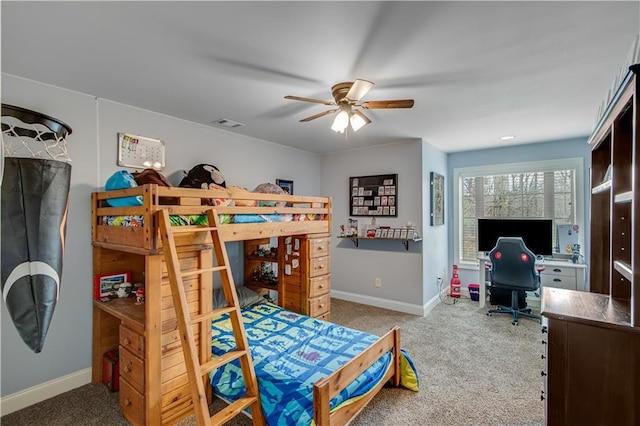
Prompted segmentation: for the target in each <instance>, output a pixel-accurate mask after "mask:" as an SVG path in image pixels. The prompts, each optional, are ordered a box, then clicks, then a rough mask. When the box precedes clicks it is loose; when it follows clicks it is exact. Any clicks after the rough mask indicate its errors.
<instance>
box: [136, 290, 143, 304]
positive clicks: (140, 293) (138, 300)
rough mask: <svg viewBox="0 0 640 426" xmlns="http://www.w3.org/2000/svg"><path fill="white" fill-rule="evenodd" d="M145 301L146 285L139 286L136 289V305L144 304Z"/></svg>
mask: <svg viewBox="0 0 640 426" xmlns="http://www.w3.org/2000/svg"><path fill="white" fill-rule="evenodd" d="M143 303H144V287H138V289H137V290H136V305H142V304H143Z"/></svg>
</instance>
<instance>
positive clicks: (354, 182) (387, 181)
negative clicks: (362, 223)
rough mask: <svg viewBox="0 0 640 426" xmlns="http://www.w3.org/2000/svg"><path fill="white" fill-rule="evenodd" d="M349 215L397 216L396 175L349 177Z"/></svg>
mask: <svg viewBox="0 0 640 426" xmlns="http://www.w3.org/2000/svg"><path fill="white" fill-rule="evenodd" d="M349 194H350V197H349V215H350V216H383V217H398V175H397V174H390V175H372V176H354V177H350V178H349Z"/></svg>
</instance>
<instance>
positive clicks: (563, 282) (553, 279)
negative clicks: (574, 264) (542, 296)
mask: <svg viewBox="0 0 640 426" xmlns="http://www.w3.org/2000/svg"><path fill="white" fill-rule="evenodd" d="M540 285H541V286H542V287H556V288H566V289H567V290H577V286H578V280H577V279H576V276H575V275H572V276H566V275H564V276H563V275H549V274H541V275H540Z"/></svg>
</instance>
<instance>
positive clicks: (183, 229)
mask: <svg viewBox="0 0 640 426" xmlns="http://www.w3.org/2000/svg"><path fill="white" fill-rule="evenodd" d="M217 229H218V228H216V227H215V226H195V227H190V226H172V227H171V232H173V233H174V234H185V233H190V232H211V231H216V230H217Z"/></svg>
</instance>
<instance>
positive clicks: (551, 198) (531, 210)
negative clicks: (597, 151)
mask: <svg viewBox="0 0 640 426" xmlns="http://www.w3.org/2000/svg"><path fill="white" fill-rule="evenodd" d="M582 162H583V159H582V158H571V159H565V160H552V161H544V162H530V163H517V164H501V165H493V166H482V167H471V168H460V169H455V170H454V193H455V194H456V195H455V197H454V214H455V215H456V217H457V220H456V221H455V224H454V234H455V238H454V241H455V243H454V250H455V257H456V260H455V261H456V263H457V264H460V265H465V264H466V265H477V257H478V249H477V223H478V218H491V217H499V218H550V219H553V222H554V226H553V230H554V231H553V233H554V235H553V240H554V241H555V229H556V225H561V224H574V223H576V224H578V225H580V228H581V229H584V228H583V226H582V223H583V220H582V219H583V212H582V210H583V205H584V202H583V197H584V189H583V188H584V187H583V171H582ZM580 244H582V245H583V244H584V241H583V239H582V237H581V240H580Z"/></svg>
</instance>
